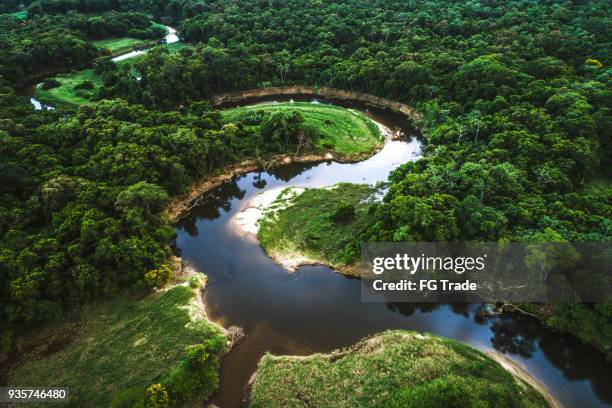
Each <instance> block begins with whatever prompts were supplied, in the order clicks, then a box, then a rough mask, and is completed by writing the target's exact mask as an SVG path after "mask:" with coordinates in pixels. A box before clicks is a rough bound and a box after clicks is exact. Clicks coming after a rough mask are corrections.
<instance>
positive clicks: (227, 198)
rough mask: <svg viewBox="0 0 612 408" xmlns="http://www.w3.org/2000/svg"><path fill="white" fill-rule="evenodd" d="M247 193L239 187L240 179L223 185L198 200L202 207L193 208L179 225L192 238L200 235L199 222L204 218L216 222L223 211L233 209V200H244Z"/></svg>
mask: <svg viewBox="0 0 612 408" xmlns="http://www.w3.org/2000/svg"><path fill="white" fill-rule="evenodd" d="M245 194H246V191H244V190H242V189H240V187H238V179H234V180H232V181H230V182H227V183H223V184H221V185H220V186H219V187H216V188H214V189H212V190H210V191H208V192H207V193H205V194H204V195H203V196H202V197H201V198H199V199H198V200H199V201H200V202H201V204H200V205H197V206H195V207H194V208H192V209H191V210H190V211H189V213H188V214H186V215H185V216H184V217H183V218H181V219H180V220H179V222H178V225H179V226H180V227H182V228H183V229H184V230H185V232H187V233H188V234H189V235H190V236H196V235H198V228H197V226H196V224H197V221H198V220H200V219H202V218H204V219H207V220H215V219H217V218H219V217H220V216H221V211H223V212H229V211H230V210H231V209H232V203H231V202H232V200H233V199H239V200H241V199H243V198H244V196H245Z"/></svg>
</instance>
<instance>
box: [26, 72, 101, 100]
mask: <svg viewBox="0 0 612 408" xmlns="http://www.w3.org/2000/svg"><path fill="white" fill-rule="evenodd" d="M53 79H55V80H57V81H59V82H60V84H61V85H60V86H58V87H56V88H51V89H43V88H42V86H41V85H38V86H37V87H36V98H38V99H39V100H40V101H41V102H43V103H44V104H47V105H51V106H59V107H69V108H76V107H79V106H81V105H87V104H90V103H93V99H94V96H95V94H96V92H97V90H98V88H100V87H101V86H102V80H101V79H100V77H99V76H98V75H96V74H95V73H94V71H93V69H85V70H83V71H78V72H73V73H70V74H65V75H58V76H56V77H54V78H53ZM84 81H91V82H92V83H93V85H94V86H93V89H78V86H79V85H80V84H82V83H83V82H84Z"/></svg>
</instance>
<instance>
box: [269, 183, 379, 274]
mask: <svg viewBox="0 0 612 408" xmlns="http://www.w3.org/2000/svg"><path fill="white" fill-rule="evenodd" d="M375 191H376V190H375V188H374V187H371V186H368V185H365V184H349V183H340V184H337V185H335V186H332V187H328V188H317V189H307V190H305V191H304V192H303V193H301V194H300V195H298V196H296V197H293V196H290V197H292V198H289V200H290V203H289V205H286V204H287V203H285V200H286V199H287V195H283V194H281V195H280V196H279V198H278V199H277V200H276V201H275V202H274V203H272V205H271V206H270V208H269V210H268V211H265V212H264V214H263V217H262V219H261V220H260V221H259V225H260V227H259V232H258V238H259V242H260V244H261V247H262V248H263V249H264V250H265V251H266V252H267V253H268V254H277V255H283V254H286V255H287V256H291V255H297V254H299V255H301V256H305V257H307V258H309V259H312V260H315V261H317V262H321V263H325V264H327V265H330V266H332V267H334V268H337V267H341V266H344V265H346V264H347V263H350V262H352V261H353V260H354V259H355V256H356V252H355V251H356V249H354V248H352V246H350V245H349V244H350V243H352V242H354V241H355V237H356V236H358V235H359V234H360V232H361V231H363V230H364V228H366V227H367V226H368V225H369V224H370V222H371V221H372V220H373V215H371V214H370V213H369V209H370V206H371V199H370V197H371V196H372V194H373V193H374V192H375ZM346 204H349V205H351V206H352V207H353V208H354V210H355V216H354V218H351V219H349V220H346V221H339V220H335V219H334V215H335V214H336V212H337V211H338V209H339V208H340V207H341V206H342V205H346Z"/></svg>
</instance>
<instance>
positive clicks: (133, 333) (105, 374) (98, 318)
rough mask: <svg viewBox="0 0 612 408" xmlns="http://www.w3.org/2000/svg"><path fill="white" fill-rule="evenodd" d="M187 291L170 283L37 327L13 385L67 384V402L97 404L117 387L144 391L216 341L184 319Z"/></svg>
mask: <svg viewBox="0 0 612 408" xmlns="http://www.w3.org/2000/svg"><path fill="white" fill-rule="evenodd" d="M194 290H199V286H198V289H194V288H192V287H190V286H189V285H185V286H176V287H174V288H171V289H169V290H168V291H166V292H163V293H154V294H151V295H149V296H147V297H146V298H144V299H142V300H137V299H134V298H133V297H128V296H123V297H118V298H116V299H113V301H105V302H100V303H97V304H92V305H89V306H87V307H86V308H85V310H84V311H83V313H82V315H81V317H80V318H79V319H78V320H75V321H71V322H66V323H63V324H60V325H58V326H56V327H48V328H46V329H42V330H40V331H38V332H37V333H36V334H35V335H34V336H33V337H32V338H30V339H28V343H30V344H32V345H43V346H38V347H42V348H45V349H33V350H31V352H30V353H29V355H27V356H25V357H24V358H23V359H22V361H23V362H24V363H22V364H21V365H20V366H18V367H17V368H16V369H15V370H14V371H13V373H12V375H11V378H10V384H11V385H15V386H25V385H28V386H45V387H68V388H69V389H70V396H71V402H72V403H73V406H88V407H102V406H108V403H109V402H110V400H112V399H113V397H115V395H117V394H118V393H119V392H120V391H123V390H125V389H127V388H133V387H137V388H140V389H142V390H144V389H145V388H146V387H147V386H149V385H150V384H152V383H154V382H158V381H160V379H162V378H163V377H164V376H165V375H166V374H167V373H169V372H171V371H172V370H174V369H175V367H177V364H179V362H180V361H181V360H182V359H183V358H184V357H185V355H186V348H187V347H188V346H191V345H195V344H199V343H202V342H203V341H204V340H206V339H215V341H219V342H223V343H224V339H223V336H222V334H221V333H220V332H219V330H218V329H217V328H216V327H214V326H213V325H211V324H210V323H208V322H207V321H206V320H205V319H200V320H194V319H192V318H190V309H191V310H192V311H193V307H194V306H193V305H191V303H192V300H193V298H194V294H195V292H194Z"/></svg>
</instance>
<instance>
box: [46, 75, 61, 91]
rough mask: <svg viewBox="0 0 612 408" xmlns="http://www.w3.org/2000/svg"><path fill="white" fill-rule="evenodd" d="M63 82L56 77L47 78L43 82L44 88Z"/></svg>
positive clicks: (53, 86)
mask: <svg viewBox="0 0 612 408" xmlns="http://www.w3.org/2000/svg"><path fill="white" fill-rule="evenodd" d="M61 84H62V83H61V82H60V81H58V80H57V79H55V78H47V79H45V80H44V81H43V83H42V89H53V88H57V87H58V86H60V85H61Z"/></svg>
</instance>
